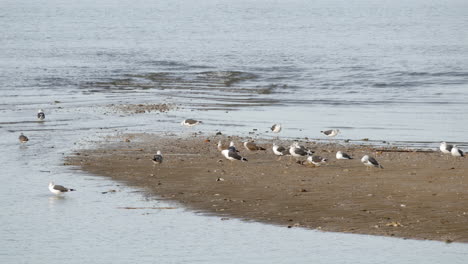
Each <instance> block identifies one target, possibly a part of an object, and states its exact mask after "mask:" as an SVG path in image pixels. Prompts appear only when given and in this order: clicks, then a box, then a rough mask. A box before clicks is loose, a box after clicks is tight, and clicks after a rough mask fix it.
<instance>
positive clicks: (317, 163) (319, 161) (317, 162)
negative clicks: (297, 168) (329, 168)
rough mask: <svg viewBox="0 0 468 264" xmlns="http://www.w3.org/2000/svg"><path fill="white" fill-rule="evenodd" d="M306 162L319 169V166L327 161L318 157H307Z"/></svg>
mask: <svg viewBox="0 0 468 264" xmlns="http://www.w3.org/2000/svg"><path fill="white" fill-rule="evenodd" d="M307 161H308V162H309V163H312V164H314V165H315V166H317V167H319V166H320V165H322V164H325V163H326V162H327V159H326V158H323V157H320V156H309V157H307Z"/></svg>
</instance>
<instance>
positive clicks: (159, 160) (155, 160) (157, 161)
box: [151, 150, 163, 164]
mask: <svg viewBox="0 0 468 264" xmlns="http://www.w3.org/2000/svg"><path fill="white" fill-rule="evenodd" d="M151 160H152V161H153V163H154V164H161V163H162V162H163V156H162V154H161V151H160V150H158V151H157V152H156V155H154V157H153V158H152V159H151Z"/></svg>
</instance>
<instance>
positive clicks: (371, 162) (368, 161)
mask: <svg viewBox="0 0 468 264" xmlns="http://www.w3.org/2000/svg"><path fill="white" fill-rule="evenodd" d="M361 162H362V163H363V164H364V165H366V166H367V167H368V168H369V167H374V168H381V169H383V167H382V165H380V164H379V162H378V161H377V160H376V159H374V158H373V157H369V155H365V156H364V157H362V159H361Z"/></svg>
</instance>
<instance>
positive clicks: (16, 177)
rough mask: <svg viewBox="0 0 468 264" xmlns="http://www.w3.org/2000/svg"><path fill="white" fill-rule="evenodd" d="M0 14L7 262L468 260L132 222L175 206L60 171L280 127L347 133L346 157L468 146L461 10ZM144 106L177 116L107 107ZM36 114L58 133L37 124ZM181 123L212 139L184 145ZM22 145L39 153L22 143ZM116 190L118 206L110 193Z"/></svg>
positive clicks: (73, 7)
mask: <svg viewBox="0 0 468 264" xmlns="http://www.w3.org/2000/svg"><path fill="white" fill-rule="evenodd" d="M1 6H2V8H0V25H2V26H1V28H2V29H1V33H2V34H1V35H2V37H1V38H0V95H1V99H0V115H1V118H0V132H1V135H2V136H1V137H0V142H1V145H2V155H1V156H2V158H1V163H2V177H0V183H1V184H0V198H1V199H2V201H3V202H2V205H1V206H0V208H1V211H2V213H1V214H0V220H1V223H2V227H1V228H0V243H1V245H2V246H1V247H0V260H2V262H5V263H44V262H48V263H58V262H63V257H64V256H65V258H67V261H68V262H76V263H83V262H87V263H102V262H108V260H110V259H112V261H113V262H122V263H128V262H135V261H143V262H154V260H155V259H157V260H161V262H171V263H179V262H184V263H186V262H191V263H192V262H198V263H207V262H209V263H218V262H221V261H225V262H232V263H236V262H239V261H240V260H243V262H252V263H255V262H257V263H264V262H265V261H266V260H270V261H269V262H272V260H273V262H274V260H277V261H276V262H283V263H290V262H293V261H294V262H305V261H314V262H323V263H325V262H327V263H330V262H334V263H340V262H343V263H349V262H364V263H375V262H380V263H385V262H390V261H391V262H392V263H393V262H395V260H398V262H408V263H410V262H411V263H414V262H424V263H431V262H433V263H435V262H439V263H440V262H442V261H444V262H445V261H447V260H448V262H451V263H456V262H459V263H462V261H463V260H466V259H467V258H468V257H467V255H466V252H467V251H466V246H465V245H459V244H444V243H439V242H422V241H405V240H398V239H388V238H378V237H368V236H356V235H343V234H331V233H328V234H326V233H320V232H314V231H308V230H301V229H285V228H281V227H274V226H266V225H261V224H256V223H244V222H239V221H236V220H229V221H221V220H220V219H219V218H216V217H205V216H200V215H197V214H194V213H192V212H186V211H184V209H182V208H177V209H146V210H145V209H142V210H126V209H119V207H126V206H133V207H167V206H172V205H167V204H165V203H162V202H160V201H158V200H148V199H146V198H144V195H143V194H142V193H141V192H139V190H132V189H129V188H126V187H124V186H121V185H119V183H115V182H110V181H108V180H106V179H101V178H97V177H94V176H92V175H84V174H82V173H80V172H79V171H76V170H73V169H72V168H69V167H65V166H63V160H62V157H63V156H64V155H67V154H68V153H70V152H71V151H72V150H74V149H79V148H84V147H89V146H92V143H93V142H94V141H95V140H106V135H109V134H117V133H125V132H141V131H145V132H151V133H193V132H195V131H199V130H201V131H202V132H204V133H214V132H215V131H218V130H219V131H222V132H223V133H225V134H244V135H248V134H249V132H251V133H254V134H251V135H253V136H271V135H270V134H269V133H266V132H265V131H267V129H268V127H269V126H271V124H272V123H274V122H279V123H282V124H283V125H284V127H285V129H284V130H283V132H282V134H281V136H284V137H309V138H321V136H320V134H319V133H318V132H319V131H320V130H323V129H324V128H340V129H341V130H342V134H341V135H339V136H338V139H339V140H343V139H351V140H354V141H359V140H361V139H363V138H369V139H370V141H371V142H374V143H378V142H382V141H387V142H390V143H391V144H396V145H412V146H423V147H429V148H435V147H437V144H436V143H437V142H439V141H441V140H445V141H449V142H459V143H461V145H462V146H463V145H466V142H467V140H466V130H467V129H468V127H467V126H468V122H466V112H467V110H468V89H467V84H468V72H467V71H466V69H467V68H468V64H467V63H468V57H467V56H468V50H467V46H466V43H467V42H468V40H467V36H466V34H462V33H461V32H464V29H465V28H466V27H467V26H468V21H467V20H466V16H465V13H466V12H464V11H465V10H467V5H466V2H465V1H455V0H453V1H449V2H448V3H438V2H430V3H428V2H427V1H412V2H411V3H406V2H405V1H392V3H385V5H378V4H376V3H374V2H373V1H362V2H360V3H359V5H353V4H350V3H347V2H344V1H319V2H314V3H309V1H293V2H288V3H281V2H274V1H256V2H255V3H251V2H250V1H238V2H232V1H202V2H197V3H195V2H194V3H186V1H170V2H164V1H158V2H155V3H148V2H146V1H136V2H135V1H119V2H118V3H115V1H99V2H98V3H95V1H79V2H76V3H75V2H73V3H70V2H69V1H34V3H30V2H26V1H9V0H6V1H2V3H1ZM139 103H151V104H160V103H168V104H171V105H176V106H177V107H178V108H177V109H173V110H170V111H168V112H159V111H152V112H150V113H146V114H131V113H127V112H121V111H115V109H114V108H113V107H108V105H111V104H139ZM39 108H43V109H44V110H45V111H46V121H45V122H36V119H35V113H36V112H37V110H38V109H39ZM186 117H193V118H200V119H203V120H204V121H205V125H203V126H200V127H196V128H193V129H183V128H181V127H180V126H179V122H180V120H181V119H183V118H186ZM254 128H255V129H258V130H257V131H253V129H254ZM20 132H24V133H25V134H26V135H27V136H28V137H29V138H30V141H29V142H28V143H27V144H24V145H20V144H19V143H18V140H17V137H18V135H19V133H20ZM50 180H55V182H56V183H59V184H63V185H67V186H69V187H73V188H76V189H78V191H77V192H76V193H70V194H69V195H67V196H66V197H64V198H57V197H55V196H52V195H51V194H50V193H49V192H48V190H47V183H48V182H49V181H50ZM110 189H113V190H117V192H115V193H107V194H102V192H105V191H108V190H110ZM175 207H178V206H175ZM304 245H307V246H305V247H304ZM358 251H360V252H361V253H359V254H357V253H356V252H358ZM362 251H363V252H364V253H362ZM337 252H339V254H337ZM415 252H416V254H415ZM246 259H247V260H248V261H246ZM3 260H5V261H3Z"/></svg>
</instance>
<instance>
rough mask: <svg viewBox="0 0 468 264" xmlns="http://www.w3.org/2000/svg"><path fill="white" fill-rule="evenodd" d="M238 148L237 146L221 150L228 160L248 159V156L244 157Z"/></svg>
mask: <svg viewBox="0 0 468 264" xmlns="http://www.w3.org/2000/svg"><path fill="white" fill-rule="evenodd" d="M237 152H238V151H237V149H236V148H235V147H229V148H228V149H225V150H223V151H221V154H222V155H223V156H224V157H225V158H226V159H228V160H231V161H233V160H240V161H247V159H246V158H244V157H242V156H241V155H239V154H238V153H237Z"/></svg>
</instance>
